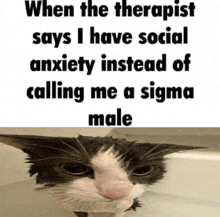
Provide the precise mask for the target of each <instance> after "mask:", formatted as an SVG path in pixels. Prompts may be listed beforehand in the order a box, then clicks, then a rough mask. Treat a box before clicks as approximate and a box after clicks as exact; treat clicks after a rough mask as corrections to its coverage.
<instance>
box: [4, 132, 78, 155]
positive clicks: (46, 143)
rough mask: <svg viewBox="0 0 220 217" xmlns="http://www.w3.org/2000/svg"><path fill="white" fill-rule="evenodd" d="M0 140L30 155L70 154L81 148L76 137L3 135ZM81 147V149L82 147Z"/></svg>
mask: <svg viewBox="0 0 220 217" xmlns="http://www.w3.org/2000/svg"><path fill="white" fill-rule="evenodd" d="M0 142H2V143H5V144H7V145H11V146H13V147H15V148H19V149H21V150H22V151H24V152H25V153H27V154H29V155H32V156H33V155H34V156H35V157H37V156H41V157H42V156H50V155H51V154H53V155H54V154H55V155H59V154H67V155H68V154H69V155H74V152H77V150H78V151H79V150H81V149H82V148H81V144H79V141H78V140H77V139H75V138H66V137H46V136H29V135H28V136H27V135H2V134H0ZM80 148H81V149H80Z"/></svg>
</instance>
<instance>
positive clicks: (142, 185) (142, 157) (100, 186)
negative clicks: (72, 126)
mask: <svg viewBox="0 0 220 217" xmlns="http://www.w3.org/2000/svg"><path fill="white" fill-rule="evenodd" d="M0 142H3V143H5V144H8V145H12V146H14V147H17V148H20V149H21V150H23V151H24V152H25V153H27V154H28V158H27V160H28V163H30V164H31V166H30V170H29V173H30V175H31V176H32V175H34V174H36V183H37V184H43V185H44V189H45V190H47V191H49V192H50V194H51V195H52V197H53V198H54V199H55V201H56V202H57V204H59V206H61V207H62V208H64V209H65V210H71V211H73V212H75V214H76V215H77V216H78V217H87V216H88V213H113V214H114V215H115V217H122V216H123V215H124V214H125V212H126V211H128V210H136V208H137V207H140V206H141V205H140V203H139V200H138V197H139V196H140V195H142V194H143V193H144V192H145V191H146V189H147V186H148V185H151V184H154V183H156V182H157V181H159V180H160V179H162V178H163V175H164V173H165V171H166V170H165V163H164V156H165V155H167V154H171V153H174V152H178V151H183V150H190V149H194V148H196V147H191V146H179V145H170V144H150V143H136V142H128V141H126V140H125V139H115V138H112V137H88V136H79V137H78V138H66V137H43V136H20V135H0Z"/></svg>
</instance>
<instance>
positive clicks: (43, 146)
mask: <svg viewBox="0 0 220 217" xmlns="http://www.w3.org/2000/svg"><path fill="white" fill-rule="evenodd" d="M28 145H32V146H38V147H42V148H49V149H54V150H57V151H62V152H64V153H67V154H70V155H73V153H71V152H68V151H64V150H62V149H59V148H54V147H48V146H45V145H39V144H28ZM73 156H74V155H73Z"/></svg>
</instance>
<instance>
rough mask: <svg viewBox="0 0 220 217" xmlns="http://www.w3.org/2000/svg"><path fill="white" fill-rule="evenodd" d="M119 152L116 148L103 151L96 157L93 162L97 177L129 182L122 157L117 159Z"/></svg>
mask: <svg viewBox="0 0 220 217" xmlns="http://www.w3.org/2000/svg"><path fill="white" fill-rule="evenodd" d="M116 155H117V152H116V153H115V152H114V148H113V147H111V148H110V149H108V150H106V151H103V150H102V149H101V150H100V151H99V152H98V153H97V155H95V156H94V157H93V158H92V160H91V163H92V167H93V170H94V171H95V175H96V177H100V176H103V177H107V178H109V179H112V180H115V179H117V180H128V174H127V173H126V171H125V170H124V169H123V168H122V166H121V162H120V156H119V157H116Z"/></svg>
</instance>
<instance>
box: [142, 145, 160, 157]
mask: <svg viewBox="0 0 220 217" xmlns="http://www.w3.org/2000/svg"><path fill="white" fill-rule="evenodd" d="M161 145H162V144H158V145H156V146H155V147H153V148H152V149H150V150H149V151H148V152H147V153H146V154H145V155H144V156H145V157H147V156H149V154H150V153H151V152H152V151H153V150H155V149H157V148H158V147H159V146H161ZM151 156H152V155H151Z"/></svg>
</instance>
